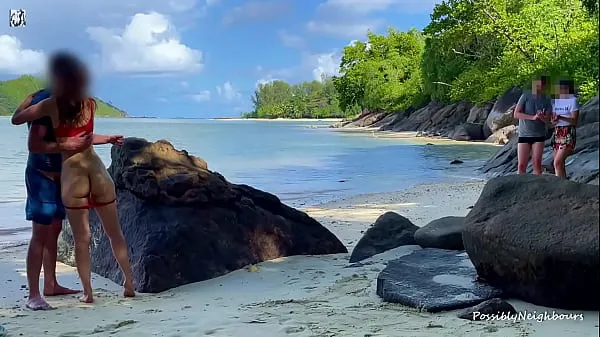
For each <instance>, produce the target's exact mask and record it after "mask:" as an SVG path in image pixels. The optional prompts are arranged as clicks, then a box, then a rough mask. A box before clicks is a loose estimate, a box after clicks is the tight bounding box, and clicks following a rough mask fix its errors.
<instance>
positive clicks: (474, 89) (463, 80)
mask: <svg viewBox="0 0 600 337" xmlns="http://www.w3.org/2000/svg"><path fill="white" fill-rule="evenodd" d="M598 13H599V11H598V0H446V1H444V2H442V3H440V4H438V5H436V6H435V8H434V9H433V12H432V14H431V21H430V22H429V24H428V25H427V26H426V27H425V28H424V29H423V30H422V31H418V30H415V29H411V30H409V31H407V32H402V31H398V30H396V29H393V28H390V29H389V30H388V32H387V34H384V35H378V34H374V33H372V32H369V33H368V34H367V38H366V41H363V42H355V43H353V44H351V45H349V46H347V47H345V48H344V50H343V55H342V58H341V63H340V66H339V75H338V76H335V77H332V78H325V79H324V80H323V81H321V82H317V81H313V82H303V83H299V84H288V83H286V82H283V81H274V82H271V83H266V84H263V85H261V86H259V87H258V88H257V89H256V91H255V93H254V96H253V97H252V102H253V104H254V110H253V111H252V112H251V113H249V114H247V115H246V116H247V117H262V118H277V117H286V118H298V117H304V118H305V117H318V118H322V117H345V116H350V115H354V114H356V113H358V112H361V111H364V110H365V109H366V110H369V111H384V112H397V111H407V110H410V109H411V108H418V107H420V106H422V105H424V104H426V103H427V102H430V101H432V100H436V101H441V102H455V101H460V100H466V101H469V102H471V103H475V104H482V103H485V102H488V101H491V100H494V99H496V98H497V97H498V96H499V95H501V94H502V93H503V92H505V91H506V90H507V89H509V88H510V87H513V86H522V87H528V86H529V81H530V80H531V78H532V77H534V76H539V75H548V76H550V77H551V78H553V79H555V80H556V79H560V78H571V79H573V80H574V81H575V83H576V86H577V88H578V97H579V99H580V101H586V100H588V99H590V98H591V97H593V96H596V95H598V85H599V83H598V56H599V55H598V49H599V37H598Z"/></svg>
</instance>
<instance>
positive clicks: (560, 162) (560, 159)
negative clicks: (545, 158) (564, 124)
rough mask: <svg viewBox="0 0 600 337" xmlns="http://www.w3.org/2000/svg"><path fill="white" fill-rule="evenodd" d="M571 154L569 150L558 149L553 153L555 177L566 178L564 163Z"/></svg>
mask: <svg viewBox="0 0 600 337" xmlns="http://www.w3.org/2000/svg"><path fill="white" fill-rule="evenodd" d="M570 154H571V150H568V149H564V148H563V149H558V150H557V151H555V152H554V173H555V174H556V176H557V177H561V178H566V177H567V169H566V167H565V161H566V160H567V157H568V156H569V155H570Z"/></svg>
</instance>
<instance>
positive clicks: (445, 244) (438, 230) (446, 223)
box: [415, 216, 465, 250]
mask: <svg viewBox="0 0 600 337" xmlns="http://www.w3.org/2000/svg"><path fill="white" fill-rule="evenodd" d="M464 226H465V218H464V217H461V216H447V217H443V218H440V219H437V220H433V221H432V222H430V223H428V224H427V225H425V226H423V227H421V228H419V229H417V231H416V232H415V241H416V242H417V244H418V245H419V246H421V247H423V248H440V249H450V250H463V249H464V246H463V242H462V231H463V228H464Z"/></svg>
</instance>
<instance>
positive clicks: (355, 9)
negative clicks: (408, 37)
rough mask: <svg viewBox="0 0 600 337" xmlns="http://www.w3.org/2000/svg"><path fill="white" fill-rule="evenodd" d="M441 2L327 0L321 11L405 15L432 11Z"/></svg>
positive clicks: (415, 0) (432, 0)
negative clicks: (398, 12)
mask: <svg viewBox="0 0 600 337" xmlns="http://www.w3.org/2000/svg"><path fill="white" fill-rule="evenodd" d="M440 2H441V0H369V1H365V0H327V1H326V2H325V3H324V4H322V5H321V9H332V10H343V11H347V12H352V13H358V14H368V13H372V12H376V11H384V10H392V9H398V10H401V11H402V12H404V13H422V12H426V11H428V10H432V9H433V7H434V6H435V5H436V4H438V3H440Z"/></svg>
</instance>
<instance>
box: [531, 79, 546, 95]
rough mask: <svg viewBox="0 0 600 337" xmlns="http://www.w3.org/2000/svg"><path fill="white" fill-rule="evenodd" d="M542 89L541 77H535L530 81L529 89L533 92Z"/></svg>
mask: <svg viewBox="0 0 600 337" xmlns="http://www.w3.org/2000/svg"><path fill="white" fill-rule="evenodd" d="M543 89H544V84H543V83H542V80H541V79H535V80H533V81H532V82H531V90H533V91H534V92H542V90H543Z"/></svg>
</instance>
